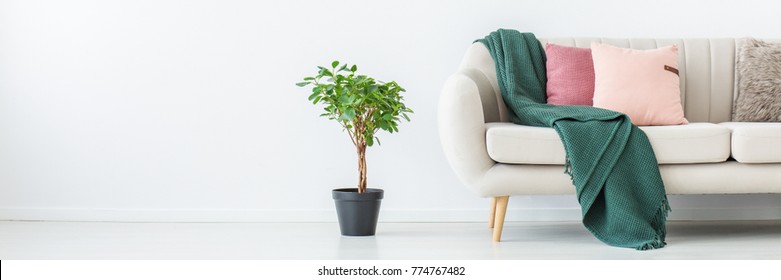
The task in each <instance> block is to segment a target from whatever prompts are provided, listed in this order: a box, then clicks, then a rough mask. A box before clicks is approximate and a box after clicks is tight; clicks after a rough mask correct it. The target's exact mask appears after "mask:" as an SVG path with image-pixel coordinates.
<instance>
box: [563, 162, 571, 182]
mask: <svg viewBox="0 0 781 280" xmlns="http://www.w3.org/2000/svg"><path fill="white" fill-rule="evenodd" d="M564 174H567V175H569V179H570V180H572V162H570V161H569V157H567V159H566V160H565V162H564Z"/></svg>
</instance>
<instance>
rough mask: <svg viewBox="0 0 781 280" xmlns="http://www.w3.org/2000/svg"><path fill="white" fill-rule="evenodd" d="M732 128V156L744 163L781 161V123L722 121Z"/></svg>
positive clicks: (724, 124)
mask: <svg viewBox="0 0 781 280" xmlns="http://www.w3.org/2000/svg"><path fill="white" fill-rule="evenodd" d="M720 125H723V126H726V127H728V128H730V129H731V130H732V158H734V159H735V160H737V161H738V162H742V163H781V123H777V122H772V123H756V122H728V123H721V124H720Z"/></svg>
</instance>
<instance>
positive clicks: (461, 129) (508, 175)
mask: <svg viewBox="0 0 781 280" xmlns="http://www.w3.org/2000/svg"><path fill="white" fill-rule="evenodd" d="M540 41H541V43H542V44H543V45H544V44H545V43H546V42H551V43H556V44H560V45H565V46H577V47H588V46H590V44H591V42H594V41H595V42H603V43H607V44H611V45H615V46H619V47H631V48H635V49H652V48H657V47H661V46H665V45H670V44H677V45H678V47H679V70H680V84H681V100H682V103H683V107H684V112H685V115H686V118H687V119H688V120H689V121H690V122H691V124H689V125H679V126H655V127H641V129H643V130H644V131H645V132H646V134H647V135H648V138H649V140H650V141H651V145H652V146H653V148H654V153H655V154H656V156H657V159H658V161H659V164H660V166H659V169H660V171H661V174H662V178H663V180H664V182H665V187H666V190H667V193H668V194H746V193H781V123H737V122H730V120H731V116H732V104H733V99H734V96H735V90H736V89H735V86H734V85H735V79H736V76H735V67H734V65H735V51H736V44H740V42H741V41H742V40H740V39H600V38H557V39H540ZM438 118H439V135H440V138H441V142H442V147H443V149H444V152H445V156H446V157H447V160H448V162H449V163H450V165H451V167H452V168H453V170H454V171H455V173H456V174H457V176H458V178H459V179H460V180H461V181H462V182H463V183H464V184H465V185H467V186H469V187H470V188H472V189H473V190H474V191H475V192H477V193H478V194H479V195H481V196H483V197H490V198H491V206H490V207H491V208H490V212H491V217H490V219H489V226H490V227H493V228H494V232H493V239H494V241H499V240H500V239H501V234H502V225H503V223H504V216H505V212H506V209H507V202H508V199H509V197H510V196H513V195H543V194H545V195H550V194H574V193H575V188H574V186H573V185H572V182H571V181H570V178H569V176H568V175H566V174H565V173H564V166H563V164H564V161H565V153H564V147H563V145H562V143H561V141H560V140H559V136H558V135H557V134H556V132H555V131H554V130H553V129H552V128H541V127H529V126H522V125H516V124H513V123H510V122H509V117H508V115H507V108H506V107H505V105H504V102H503V100H502V97H501V95H500V93H499V90H498V85H497V80H496V69H495V65H494V62H493V60H492V59H491V55H490V54H489V53H488V51H487V49H486V48H485V46H483V45H482V44H481V43H474V44H472V46H471V47H469V49H468V50H467V53H466V55H465V56H464V58H463V60H462V62H461V65H460V67H459V69H458V71H457V72H456V73H455V74H453V75H452V76H451V77H450V78H449V79H448V80H447V81H446V82H445V85H444V88H443V90H442V94H441V97H440V100H439V116H438Z"/></svg>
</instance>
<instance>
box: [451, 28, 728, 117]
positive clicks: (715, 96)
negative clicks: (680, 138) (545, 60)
mask: <svg viewBox="0 0 781 280" xmlns="http://www.w3.org/2000/svg"><path fill="white" fill-rule="evenodd" d="M539 40H540V42H541V43H542V44H543V46H544V45H545V44H546V43H548V42H550V43H554V44H559V45H563V46H575V47H582V48H588V47H590V46H591V42H601V43H606V44H610V45H614V46H617V47H624V48H633V49H654V48H658V47H663V46H668V45H672V44H677V45H678V68H679V69H678V70H679V73H680V84H681V102H682V105H683V108H684V114H685V116H686V118H687V119H688V120H689V121H690V122H712V123H719V122H727V121H730V120H731V119H732V103H733V100H734V96H735V83H734V81H735V50H736V44H740V43H741V42H742V41H743V40H742V39H732V38H719V39H707V38H704V39H615V38H539ZM495 67H496V66H495V64H494V62H493V59H492V58H491V55H490V54H489V53H488V50H487V49H486V48H485V46H483V44H481V43H474V44H473V45H472V46H471V47H470V48H469V50H468V51H467V54H466V55H465V56H464V59H463V60H462V62H461V66H460V69H461V71H474V70H477V71H479V72H482V73H483V74H484V75H485V77H486V79H487V80H488V81H489V82H490V83H491V85H492V87H493V89H494V94H495V96H493V97H491V96H481V98H483V99H486V98H488V99H489V100H483V105H484V106H483V113H484V115H485V119H486V122H497V121H501V122H507V121H509V117H508V115H507V108H506V107H505V105H504V101H503V100H502V98H501V94H500V93H499V90H498V83H497V81H496V69H495ZM491 98H494V100H490V99H491ZM487 104H490V105H492V106H486V105H487ZM493 104H495V105H493Z"/></svg>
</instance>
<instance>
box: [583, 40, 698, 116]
mask: <svg viewBox="0 0 781 280" xmlns="http://www.w3.org/2000/svg"><path fill="white" fill-rule="evenodd" d="M591 55H592V57H593V59H594V107H600V108H605V109H609V110H613V111H618V112H621V113H624V114H626V115H628V116H629V118H630V119H631V120H632V123H633V124H635V125H677V124H688V123H689V121H687V120H686V118H684V116H683V108H682V107H681V89H680V87H679V85H680V80H679V78H678V46H676V45H672V46H667V47H661V48H658V49H653V50H633V49H625V48H619V47H614V46H610V45H605V44H599V43H591Z"/></svg>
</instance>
